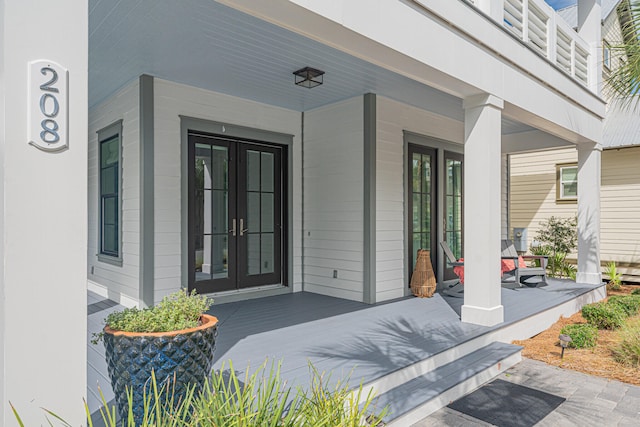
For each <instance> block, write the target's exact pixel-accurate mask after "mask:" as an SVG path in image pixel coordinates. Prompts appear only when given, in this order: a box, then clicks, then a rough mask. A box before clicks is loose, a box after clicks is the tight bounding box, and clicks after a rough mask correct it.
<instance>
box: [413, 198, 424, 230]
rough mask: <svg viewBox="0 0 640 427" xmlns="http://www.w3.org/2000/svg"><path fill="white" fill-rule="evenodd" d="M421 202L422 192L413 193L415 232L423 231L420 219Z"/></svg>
mask: <svg viewBox="0 0 640 427" xmlns="http://www.w3.org/2000/svg"><path fill="white" fill-rule="evenodd" d="M421 205H422V204H421V203H420V193H413V232H414V233H415V232H419V231H422V227H421V223H422V221H420V219H421V218H422V209H421Z"/></svg>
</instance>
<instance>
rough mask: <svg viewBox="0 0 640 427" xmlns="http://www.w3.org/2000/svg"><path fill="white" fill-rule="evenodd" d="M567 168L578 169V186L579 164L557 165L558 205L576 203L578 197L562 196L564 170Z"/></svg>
mask: <svg viewBox="0 0 640 427" xmlns="http://www.w3.org/2000/svg"><path fill="white" fill-rule="evenodd" d="M566 168H575V169H576V185H577V183H578V177H577V172H578V164H577V163H559V164H557V165H556V203H576V202H577V201H578V196H577V195H576V196H564V195H563V194H562V170H563V169H566Z"/></svg>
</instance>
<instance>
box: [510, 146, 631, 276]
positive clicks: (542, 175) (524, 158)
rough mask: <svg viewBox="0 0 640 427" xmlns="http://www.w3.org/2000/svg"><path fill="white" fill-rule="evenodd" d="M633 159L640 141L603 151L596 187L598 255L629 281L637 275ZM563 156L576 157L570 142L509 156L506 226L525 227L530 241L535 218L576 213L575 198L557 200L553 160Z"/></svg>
mask: <svg viewBox="0 0 640 427" xmlns="http://www.w3.org/2000/svg"><path fill="white" fill-rule="evenodd" d="M638 159H640V147H633V148H625V149H620V150H605V151H603V152H602V181H601V192H600V208H601V223H600V258H601V261H602V263H603V264H606V263H608V262H610V261H616V263H619V264H620V267H619V270H620V271H621V272H622V273H623V274H624V275H625V277H624V278H625V279H626V280H634V281H640V243H638V242H640V168H639V167H638ZM568 162H577V151H576V150H575V149H573V148H568V149H561V150H552V151H544V152H538V153H528V154H519V155H512V156H511V165H510V168H511V194H510V199H511V226H512V227H528V240H529V244H531V241H532V240H533V239H534V238H535V234H536V232H537V230H538V229H539V223H540V221H544V220H546V219H547V218H549V217H550V216H552V215H554V216H556V217H563V218H566V217H570V216H572V215H575V214H576V213H577V204H575V203H572V204H560V203H556V164H558V163H568ZM632 276H635V277H632Z"/></svg>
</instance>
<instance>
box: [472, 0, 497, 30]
mask: <svg viewBox="0 0 640 427" xmlns="http://www.w3.org/2000/svg"><path fill="white" fill-rule="evenodd" d="M473 3H474V4H475V5H476V6H477V7H478V9H480V10H481V11H483V12H484V13H485V14H487V15H488V16H489V17H491V19H493V20H494V21H496V22H497V23H498V24H500V25H502V20H503V10H504V0H474V2H473Z"/></svg>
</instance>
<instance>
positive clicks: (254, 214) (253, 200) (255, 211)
mask: <svg viewBox="0 0 640 427" xmlns="http://www.w3.org/2000/svg"><path fill="white" fill-rule="evenodd" d="M244 228H247V229H248V232H249V233H259V232H260V193H247V220H246V223H245V224H244Z"/></svg>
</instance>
